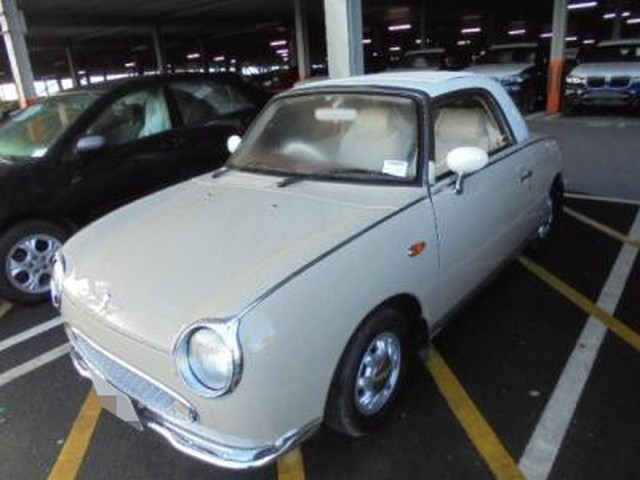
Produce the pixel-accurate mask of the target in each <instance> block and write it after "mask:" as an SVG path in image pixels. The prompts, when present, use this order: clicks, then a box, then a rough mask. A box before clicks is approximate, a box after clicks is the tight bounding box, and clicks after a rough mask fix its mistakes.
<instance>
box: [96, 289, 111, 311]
mask: <svg viewBox="0 0 640 480" xmlns="http://www.w3.org/2000/svg"><path fill="white" fill-rule="evenodd" d="M109 302H111V294H110V293H105V294H104V296H103V297H102V301H101V302H100V305H99V306H98V309H99V310H100V311H102V312H103V311H105V310H106V309H107V307H108V306H109Z"/></svg>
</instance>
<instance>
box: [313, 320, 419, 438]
mask: <svg viewBox="0 0 640 480" xmlns="http://www.w3.org/2000/svg"><path fill="white" fill-rule="evenodd" d="M407 332H408V322H407V319H406V318H405V317H404V316H403V315H402V314H401V313H400V312H398V311H397V310H395V309H393V308H388V307H384V308H380V309H378V310H376V311H375V312H373V313H372V314H370V315H369V316H368V317H367V318H366V319H365V320H364V321H363V322H362V324H361V325H360V327H358V330H357V331H356V332H355V333H354V334H353V336H352V337H351V340H350V341H349V343H348V345H347V347H346V348H345V350H344V352H343V354H342V357H341V359H340V362H339V364H338V367H337V369H336V371H335V372H334V374H333V381H332V384H331V388H330V391H329V398H328V400H327V405H326V408H325V423H326V424H327V425H328V426H329V427H330V428H332V429H333V430H335V431H337V432H339V433H342V434H344V435H347V436H350V437H354V438H357V437H362V436H364V435H366V434H367V433H369V432H371V431H372V430H374V429H375V428H376V427H378V425H379V424H380V423H381V422H382V421H383V420H384V418H385V417H386V416H387V415H388V413H389V411H390V410H391V408H392V406H393V404H394V401H395V399H396V398H397V396H398V392H399V391H400V390H401V389H402V386H403V385H404V383H405V381H406V376H407V361H408V355H409V348H408V342H407V336H408V335H407ZM387 341H388V342H389V343H390V344H392V345H393V344H394V342H396V341H397V346H398V352H399V355H398V356H399V358H397V357H396V358H397V362H394V361H393V360H388V362H389V363H388V364H382V365H380V368H379V369H378V370H376V369H372V368H368V367H367V366H366V365H365V364H364V362H365V357H366V356H367V354H372V352H375V351H376V350H375V345H377V344H379V343H380V342H383V343H384V342H387ZM378 351H380V350H378ZM391 356H392V355H391ZM395 365H397V366H395ZM371 370H375V373H371V375H370V376H372V377H374V381H373V382H371V384H372V386H371V387H370V388H371V389H372V390H376V389H377V388H380V390H378V393H376V394H375V395H374V398H378V399H379V400H380V401H379V402H378V404H377V407H376V402H374V401H372V402H371V403H369V404H368V405H369V407H370V410H369V411H368V412H365V411H364V409H365V406H364V405H365V404H367V403H368V402H366V401H365V398H364V397H362V398H360V396H361V393H358V392H363V391H364V390H365V389H364V388H359V389H358V392H357V391H356V382H357V380H358V378H359V377H360V378H363V377H364V376H366V375H365V371H371ZM380 370H382V374H380ZM394 376H395V381H394ZM376 382H377V383H376ZM376 395H380V396H379V397H376ZM356 398H358V400H357V399H356Z"/></svg>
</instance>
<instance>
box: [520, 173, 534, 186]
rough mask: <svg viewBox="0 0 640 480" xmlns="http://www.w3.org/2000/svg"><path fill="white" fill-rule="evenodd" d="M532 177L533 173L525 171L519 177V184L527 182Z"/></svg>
mask: <svg viewBox="0 0 640 480" xmlns="http://www.w3.org/2000/svg"><path fill="white" fill-rule="evenodd" d="M532 176H533V172H532V171H531V170H527V171H526V172H524V173H523V174H522V175H520V183H524V182H525V181H527V180H529V179H530V178H531V177H532Z"/></svg>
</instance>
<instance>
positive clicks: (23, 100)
mask: <svg viewBox="0 0 640 480" xmlns="http://www.w3.org/2000/svg"><path fill="white" fill-rule="evenodd" d="M0 25H1V27H2V35H3V36H4V44H5V46H6V48H7V55H8V56H9V64H10V65H11V73H12V74H13V81H14V82H15V83H16V89H17V90H18V99H19V101H20V106H21V107H23V108H24V107H26V106H28V105H29V103H30V102H31V101H32V100H33V99H34V98H35V96H36V89H35V85H34V81H33V69H32V68H31V60H30V59H29V51H28V50H27V42H26V40H25V35H26V34H27V25H26V23H25V20H24V15H23V14H22V11H21V10H18V7H17V6H16V2H15V0H0Z"/></svg>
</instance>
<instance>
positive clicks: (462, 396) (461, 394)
mask: <svg viewBox="0 0 640 480" xmlns="http://www.w3.org/2000/svg"><path fill="white" fill-rule="evenodd" d="M426 367H427V369H428V370H429V372H430V373H431V375H432V377H433V379H434V380H435V382H436V385H437V386H438V389H439V390H440V393H442V396H443V397H444V399H445V400H446V401H447V403H448V404H449V408H450V409H451V411H452V412H453V414H454V415H455V416H456V418H457V419H458V421H459V422H460V424H461V425H462V428H464V430H465V432H467V435H468V436H469V439H470V440H471V442H472V443H473V445H474V446H475V448H476V449H477V450H478V452H479V453H480V455H481V456H482V458H484V461H485V462H487V465H488V466H489V469H491V471H492V472H493V475H494V476H495V477H496V478H497V479H524V475H523V474H522V472H521V471H520V468H518V464H517V463H516V462H515V460H514V459H513V457H511V455H510V454H509V452H507V450H506V448H505V447H504V445H502V442H501V441H500V439H499V438H498V436H497V435H496V433H495V432H494V431H493V429H492V428H491V426H490V425H489V423H488V422H487V421H486V420H485V418H484V417H483V416H482V413H480V411H479V410H478V408H477V407H476V406H475V404H474V403H473V400H471V398H470V397H469V395H468V394H467V392H466V391H465V389H464V387H463V386H462V385H461V384H460V382H459V381H458V379H457V378H456V376H455V375H454V373H453V372H452V371H451V369H450V368H449V366H448V365H447V364H446V363H445V361H444V360H443V358H442V357H441V356H440V354H439V353H438V352H437V351H436V349H435V348H434V347H433V346H431V348H430V349H429V356H428V358H427V361H426Z"/></svg>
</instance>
